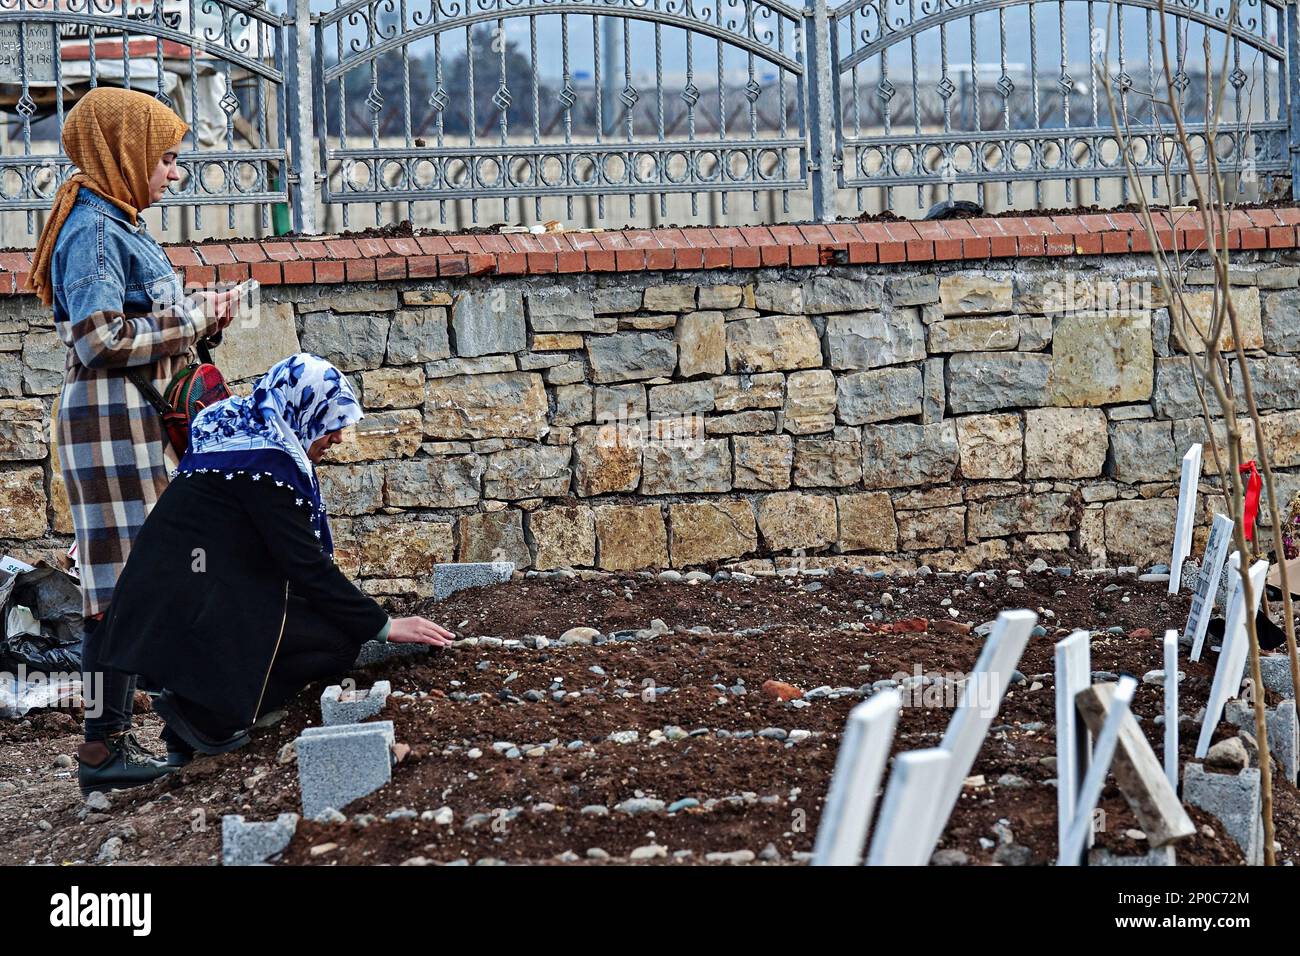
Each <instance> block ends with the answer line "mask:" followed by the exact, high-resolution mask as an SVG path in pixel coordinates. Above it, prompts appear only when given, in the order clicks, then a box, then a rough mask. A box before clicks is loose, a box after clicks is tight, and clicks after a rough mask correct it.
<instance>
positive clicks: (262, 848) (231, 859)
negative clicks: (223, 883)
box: [221, 813, 299, 866]
mask: <svg viewBox="0 0 1300 956" xmlns="http://www.w3.org/2000/svg"><path fill="white" fill-rule="evenodd" d="M298 819H299V818H298V814H296V813H282V814H280V815H279V816H278V817H276V818H275V819H274V820H267V821H265V822H260V823H258V822H253V823H250V822H248V821H246V820H245V819H244V818H243V816H242V815H240V814H237V813H228V814H226V815H225V816H223V817H222V818H221V865H222V866H259V865H261V864H263V863H265V862H266V861H267V860H268V859H269V858H271V857H273V856H275V855H276V854H277V853H283V852H284V848H285V847H287V846H288V845H289V841H290V840H292V839H293V835H294V833H296V832H297V830H298Z"/></svg>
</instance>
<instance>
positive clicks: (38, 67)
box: [0, 23, 54, 86]
mask: <svg viewBox="0 0 1300 956" xmlns="http://www.w3.org/2000/svg"><path fill="white" fill-rule="evenodd" d="M24 80H25V81H26V82H28V83H52V82H53V81H54V24H52V23H0V83H12V84H13V85H15V86H21V85H22V84H23V82H24Z"/></svg>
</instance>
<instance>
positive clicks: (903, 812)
mask: <svg viewBox="0 0 1300 956" xmlns="http://www.w3.org/2000/svg"><path fill="white" fill-rule="evenodd" d="M951 772H952V754H950V753H949V752H948V751H946V750H944V749H943V748H942V747H932V748H930V749H928V750H913V751H910V752H909V753H905V754H899V755H898V756H897V757H895V758H894V769H893V770H892V771H890V774H889V786H888V787H887V788H886V790H885V802H884V803H882V804H881V806H880V819H879V820H877V821H876V829H875V833H874V834H873V835H872V838H871V852H870V853H869V854H868V855H867V866H925V865H926V864H927V863H929V862H930V856H931V854H933V852H934V845H933V844H932V843H930V842H929V839H928V837H929V833H930V831H931V829H932V827H933V824H934V816H935V811H936V810H937V809H938V806H939V801H940V800H941V799H942V798H943V783H944V780H945V779H946V778H947V777H948V775H949V774H950V773H951Z"/></svg>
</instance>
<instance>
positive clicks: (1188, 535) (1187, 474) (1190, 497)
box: [1169, 442, 1201, 594]
mask: <svg viewBox="0 0 1300 956" xmlns="http://www.w3.org/2000/svg"><path fill="white" fill-rule="evenodd" d="M1200 478H1201V445H1200V443H1199V442H1198V443H1197V444H1195V445H1192V447H1191V448H1189V449H1187V454H1185V455H1183V466H1182V472H1181V475H1180V477H1179V482H1178V517H1177V518H1176V519H1175V522H1174V551H1173V555H1172V556H1171V558H1170V561H1169V593H1170V594H1177V593H1178V586H1179V583H1180V582H1181V581H1182V579H1183V562H1184V561H1185V560H1187V556H1188V555H1189V554H1191V553H1192V527H1193V525H1194V524H1195V523H1196V492H1197V486H1198V484H1199V482H1200Z"/></svg>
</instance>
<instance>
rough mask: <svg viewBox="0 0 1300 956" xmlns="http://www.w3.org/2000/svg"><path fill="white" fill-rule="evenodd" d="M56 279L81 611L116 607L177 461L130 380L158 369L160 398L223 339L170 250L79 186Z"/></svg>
mask: <svg viewBox="0 0 1300 956" xmlns="http://www.w3.org/2000/svg"><path fill="white" fill-rule="evenodd" d="M50 275H51V278H52V284H53V289H54V319H55V327H56V329H57V330H58V333H59V337H60V338H61V339H62V340H63V344H64V345H66V346H67V347H68V357H67V364H66V371H65V373H64V382H63V391H62V392H61V393H60V395H59V403H58V415H57V426H58V449H59V465H60V468H61V469H62V472H63V479H64V482H65V483H66V484H67V489H68V500H69V503H70V505H71V508H72V524H73V528H74V530H75V531H76V535H77V558H78V566H79V568H80V573H81V586H82V594H83V597H84V601H83V609H84V612H85V614H86V615H92V614H98V613H100V612H101V611H104V610H105V609H106V608H107V607H108V603H109V600H110V599H111V598H112V596H113V587H114V585H115V584H116V583H117V577H118V574H119V573H120V572H121V570H122V567H123V565H125V564H126V558H127V555H128V554H129V553H130V551H131V543H132V542H133V541H134V540H135V536H136V533H137V532H138V531H139V530H140V527H141V525H143V524H144V519H145V517H146V516H148V514H149V511H150V509H152V508H153V506H154V503H155V502H156V501H157V500H158V496H159V495H160V494H161V493H162V492H163V489H165V488H166V487H167V481H168V476H169V474H170V473H171V471H172V470H173V469H174V468H175V467H176V464H177V458H176V455H175V452H174V451H173V450H172V448H171V446H170V444H168V442H167V439H166V437H165V435H164V433H163V428H162V422H161V421H160V420H159V417H158V413H157V412H156V411H155V410H154V408H153V406H151V405H150V404H149V402H148V400H147V399H146V398H145V397H144V396H143V395H142V394H141V393H140V390H139V389H138V388H137V387H136V386H135V384H134V383H132V382H131V380H130V379H128V378H127V377H126V374H125V370H126V368H127V367H128V366H149V367H150V377H151V378H152V379H153V382H154V385H155V387H156V388H157V389H158V390H159V391H162V390H163V389H164V388H165V387H166V385H167V383H168V381H170V380H171V377H172V376H173V375H174V374H175V373H176V372H177V371H178V370H179V369H181V368H183V367H184V366H185V365H186V364H188V363H189V362H190V361H192V360H193V356H192V354H191V353H192V349H193V346H194V344H195V343H196V342H197V341H198V340H199V339H201V338H203V337H205V336H206V335H207V334H209V332H210V331H215V327H212V328H210V325H211V320H209V318H208V317H207V316H205V315H204V313H203V312H202V311H201V310H200V309H198V308H196V307H195V306H194V304H193V303H192V302H190V301H189V300H187V299H186V298H185V296H184V292H183V289H182V286H181V282H180V279H179V278H178V277H177V276H176V273H175V272H174V270H173V269H172V266H171V263H170V262H169V261H168V259H167V256H166V254H165V253H164V252H163V250H162V247H161V246H159V245H158V243H157V242H156V241H155V240H154V239H153V237H152V236H150V235H149V233H148V232H147V231H146V230H145V228H144V225H143V220H141V225H140V226H139V227H138V228H137V227H134V226H132V225H131V224H130V223H129V221H128V220H127V219H126V216H125V214H124V213H123V212H122V211H121V210H120V209H118V208H117V207H116V206H114V205H113V204H112V203H110V202H107V201H106V200H104V199H101V198H100V197H99V196H97V195H95V194H94V193H93V192H91V191H90V190H88V189H82V190H81V192H80V193H79V194H78V196H77V200H76V204H75V205H74V206H73V209H72V212H71V213H69V215H68V219H67V221H66V222H65V223H64V224H63V228H62V229H61V230H60V231H59V235H58V241H57V244H56V246H55V250H54V255H53V260H52V262H51V266H50Z"/></svg>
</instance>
